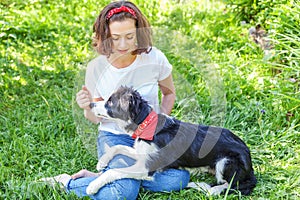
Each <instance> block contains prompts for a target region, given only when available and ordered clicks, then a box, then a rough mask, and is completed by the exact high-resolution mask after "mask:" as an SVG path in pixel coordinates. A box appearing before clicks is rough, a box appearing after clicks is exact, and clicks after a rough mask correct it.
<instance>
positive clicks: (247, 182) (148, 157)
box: [86, 86, 257, 195]
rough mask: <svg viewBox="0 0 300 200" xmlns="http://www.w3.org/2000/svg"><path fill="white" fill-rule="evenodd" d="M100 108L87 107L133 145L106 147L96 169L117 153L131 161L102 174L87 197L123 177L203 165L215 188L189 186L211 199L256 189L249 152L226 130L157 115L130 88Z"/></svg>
mask: <svg viewBox="0 0 300 200" xmlns="http://www.w3.org/2000/svg"><path fill="white" fill-rule="evenodd" d="M100 104H101V105H102V106H99V105H96V106H95V105H94V106H92V107H93V109H94V112H95V113H97V114H98V115H100V116H102V117H107V118H110V119H113V120H116V122H117V123H118V125H119V126H120V127H122V128H123V129H124V130H125V131H126V133H128V134H129V135H131V137H132V138H135V143H134V146H133V148H132V147H128V146H124V145H116V146H112V147H107V149H106V153H105V154H104V155H103V156H102V157H101V158H100V159H99V161H98V164H97V170H99V171H101V170H102V169H104V168H105V167H106V166H107V164H108V163H109V161H110V160H111V159H112V158H113V157H114V156H115V155H117V154H123V155H126V156H129V157H132V158H134V159H135V160H136V162H135V164H133V165H132V166H129V167H126V168H119V169H109V170H107V171H105V172H103V173H102V174H101V175H100V176H99V177H98V178H97V179H95V180H94V181H92V182H91V183H90V184H89V186H88V187H87V189H86V192H87V194H94V193H96V192H97V191H98V190H99V189H100V188H101V187H103V186H104V185H105V184H108V183H110V182H113V181H115V180H118V179H122V178H133V179H139V180H146V179H149V178H150V179H151V174H152V173H153V172H155V171H160V170H165V169H168V168H185V169H186V168H193V169H203V167H206V169H207V171H209V172H212V173H213V174H215V177H216V179H217V185H214V186H210V185H209V184H206V183H190V184H189V185H188V187H193V188H196V189H199V190H202V191H203V190H204V191H206V192H208V193H209V194H211V195H219V194H221V193H224V191H227V190H228V192H233V191H234V190H238V191H240V192H241V194H242V195H249V194H250V193H251V192H252V191H253V189H254V187H255V186H256V183H257V180H256V177H255V175H254V170H253V167H252V161H251V155H250V151H249V148H248V147H247V145H246V144H245V143H244V142H243V141H242V140H241V139H240V138H239V137H238V136H236V135H234V134H233V133H232V132H231V131H230V130H228V129H225V128H221V127H214V126H205V125H201V124H192V123H187V122H182V121H180V120H178V119H176V118H174V117H171V116H168V115H165V114H157V113H156V112H154V111H153V110H152V107H151V106H149V105H148V103H147V101H145V100H144V99H143V98H142V97H141V95H140V94H139V93H138V92H137V91H136V90H134V89H133V88H131V87H125V86H121V87H120V88H119V89H118V90H117V91H116V92H114V93H113V94H112V95H111V96H110V98H109V99H108V100H107V101H106V102H102V103H100ZM204 169H205V168H204Z"/></svg>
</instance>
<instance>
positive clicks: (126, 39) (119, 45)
mask: <svg viewBox="0 0 300 200" xmlns="http://www.w3.org/2000/svg"><path fill="white" fill-rule="evenodd" d="M109 30H110V33H111V37H112V41H113V47H112V49H113V54H119V55H120V56H121V55H125V54H128V53H131V52H132V51H134V50H136V48H137V47H136V41H137V40H136V27H135V20H133V19H130V18H128V19H126V20H124V21H114V22H111V23H110V24H109Z"/></svg>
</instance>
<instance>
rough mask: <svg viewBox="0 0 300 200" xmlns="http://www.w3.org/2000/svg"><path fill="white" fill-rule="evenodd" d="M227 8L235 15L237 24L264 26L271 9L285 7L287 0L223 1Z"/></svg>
mask: <svg viewBox="0 0 300 200" xmlns="http://www.w3.org/2000/svg"><path fill="white" fill-rule="evenodd" d="M225 2H226V3H227V8H228V9H229V10H230V11H232V12H233V13H234V14H235V19H236V20H237V21H238V22H241V21H245V22H248V23H254V24H264V23H265V21H266V20H268V17H269V15H270V14H271V13H272V12H273V9H274V8H276V7H278V8H280V6H281V5H285V4H287V3H289V2H291V1H289V0H250V1H249V0H237V1H233V0H225Z"/></svg>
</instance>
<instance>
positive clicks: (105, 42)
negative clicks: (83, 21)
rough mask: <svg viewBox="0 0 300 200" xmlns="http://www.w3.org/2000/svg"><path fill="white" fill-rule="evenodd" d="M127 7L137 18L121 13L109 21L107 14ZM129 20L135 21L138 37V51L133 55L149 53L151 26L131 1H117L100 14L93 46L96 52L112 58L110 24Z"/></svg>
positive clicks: (95, 24)
mask: <svg viewBox="0 0 300 200" xmlns="http://www.w3.org/2000/svg"><path fill="white" fill-rule="evenodd" d="M121 6H126V7H128V8H130V9H132V10H133V11H134V12H135V15H136V16H133V15H132V14H130V13H129V12H120V13H116V14H114V15H112V16H111V17H110V18H109V19H107V14H108V13H109V11H110V10H112V9H114V8H120V7H121ZM128 18H131V19H134V20H135V26H136V31H137V32H136V37H137V49H136V50H135V51H133V52H132V54H133V55H135V54H141V53H144V52H145V53H149V52H150V51H151V47H152V39H151V29H150V24H149V22H148V20H147V19H146V17H145V16H144V15H143V14H142V12H141V11H140V10H139V9H138V8H137V7H136V5H134V4H133V3H131V2H129V1H117V2H112V3H110V4H108V5H107V6H105V7H104V8H103V10H102V11H101V12H100V14H99V16H98V17H97V19H96V22H95V23H94V26H93V32H94V33H95V35H94V36H93V42H92V45H93V47H94V48H95V50H96V51H97V52H98V53H99V54H102V55H106V56H108V57H109V56H110V54H111V53H112V38H111V33H110V30H109V23H110V22H114V21H124V20H126V19H128Z"/></svg>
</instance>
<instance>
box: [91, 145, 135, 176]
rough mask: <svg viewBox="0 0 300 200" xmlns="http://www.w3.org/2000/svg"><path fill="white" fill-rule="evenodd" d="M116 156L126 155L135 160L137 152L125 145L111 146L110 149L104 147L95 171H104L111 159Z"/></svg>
mask: <svg viewBox="0 0 300 200" xmlns="http://www.w3.org/2000/svg"><path fill="white" fill-rule="evenodd" d="M118 154H122V155H126V156H129V157H131V158H133V159H136V157H137V152H136V150H135V149H134V148H132V147H128V146H125V145H116V146H112V147H106V148H105V154H103V155H102V156H101V157H100V159H99V160H98V163H97V170H98V171H100V170H102V169H104V168H105V167H106V166H107V165H108V163H109V161H111V159H113V157H114V156H116V155H118Z"/></svg>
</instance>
